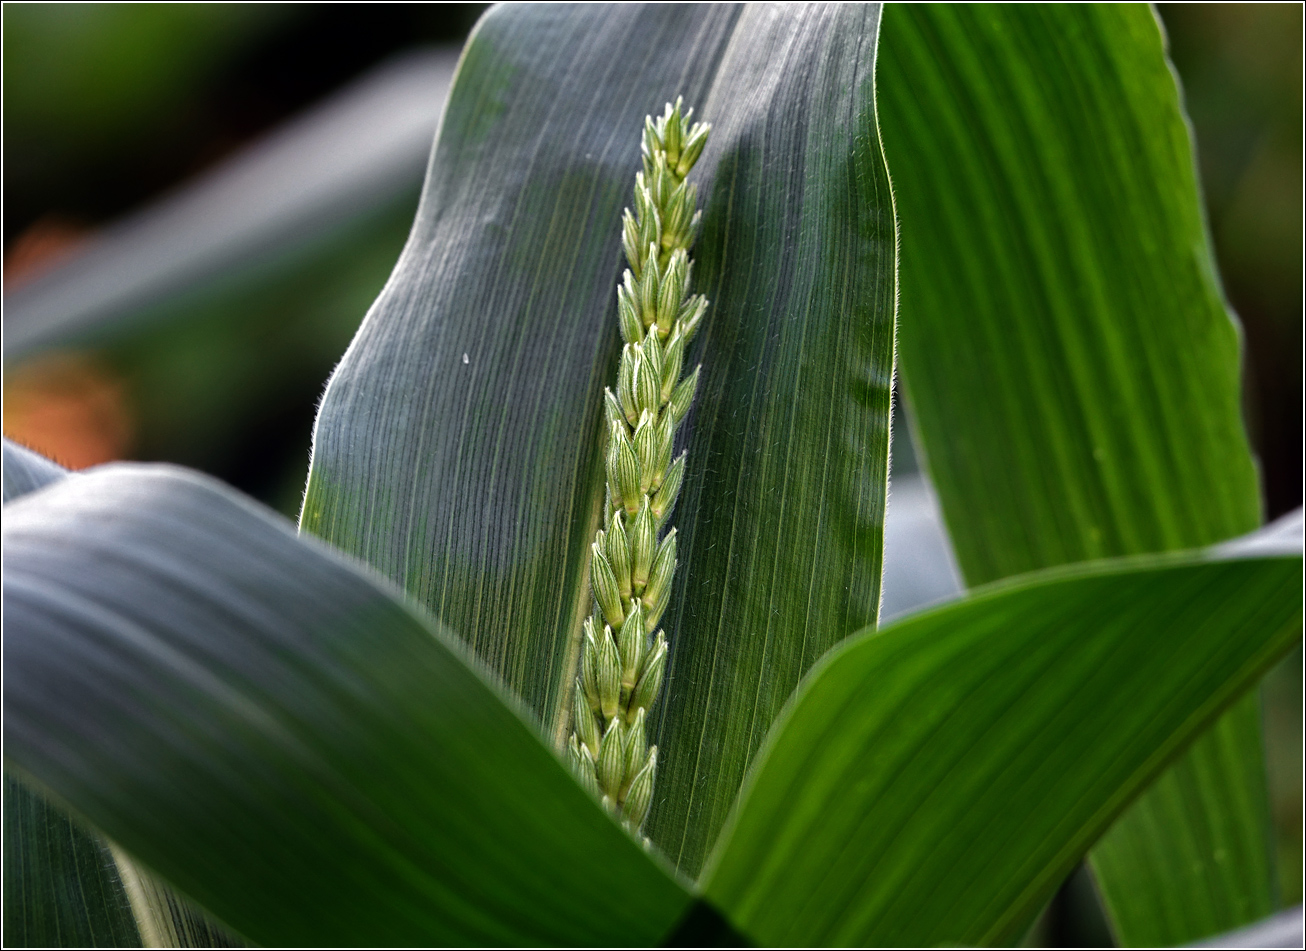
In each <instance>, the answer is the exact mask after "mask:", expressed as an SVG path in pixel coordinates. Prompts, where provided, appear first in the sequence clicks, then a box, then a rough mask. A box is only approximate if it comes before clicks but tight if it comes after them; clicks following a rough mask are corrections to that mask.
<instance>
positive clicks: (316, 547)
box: [4, 466, 691, 945]
mask: <svg viewBox="0 0 1306 951" xmlns="http://www.w3.org/2000/svg"><path fill="white" fill-rule="evenodd" d="M4 555H5V576H4V583H5V612H6V613H5V667H4V681H5V683H4V686H5V721H4V729H5V754H6V756H7V757H8V758H9V761H10V763H11V765H14V766H16V767H17V768H18V769H20V770H21V771H22V773H23V774H24V776H25V777H27V778H29V779H32V780H34V781H36V782H37V783H39V784H40V785H41V786H42V787H44V788H45V789H46V790H48V791H50V792H51V793H53V794H54V795H55V796H57V797H58V799H59V800H61V801H62V802H64V803H66V804H68V805H69V806H70V807H71V808H72V809H73V810H75V812H76V813H77V814H79V815H80V816H82V817H85V819H86V820H88V821H89V822H91V823H93V824H94V825H95V826H96V827H97V828H99V829H101V830H102V831H103V832H104V833H105V834H106V835H107V836H109V837H110V838H111V839H112V840H113V841H114V842H115V843H116V844H117V845H118V846H120V847H121V848H122V849H124V850H125V851H126V852H127V853H128V854H129V855H130V856H131V857H132V858H133V859H134V860H138V861H140V862H142V863H144V864H145V865H146V866H148V867H149V868H150V869H152V870H153V871H155V872H157V873H158V874H160V875H161V876H162V877H163V878H164V879H166V880H167V881H169V882H171V883H173V884H175V885H176V886H178V887H179V888H181V889H182V890H183V891H184V892H185V893H186V894H188V895H190V896H192V897H193V898H195V899H196V900H198V901H199V902H200V903H201V904H202V905H203V906H204V907H205V908H207V909H208V910H209V911H211V912H213V913H214V914H215V915H217V916H218V917H219V918H220V919H221V920H223V921H225V922H227V923H229V924H230V925H231V926H232V927H233V928H235V929H236V930H238V931H239V932H241V933H243V934H246V935H248V936H249V937H250V938H251V939H253V940H254V941H257V942H260V943H266V944H272V945H301V944H308V945H353V944H364V945H374V944H383V945H384V944H393V945H407V944H415V945H431V944H473V943H485V944H512V943H523V944H536V945H539V944H608V945H613V944H625V943H634V944H653V943H656V942H657V941H659V940H660V939H661V938H662V937H663V936H664V935H665V934H667V933H668V932H669V931H671V930H672V928H673V926H674V925H675V924H676V922H677V920H678V918H679V917H680V916H681V915H682V914H683V913H684V912H685V911H686V909H687V908H688V907H689V906H690V901H691V899H690V896H689V894H688V893H687V892H686V891H685V889H684V888H683V886H682V885H680V884H679V883H678V882H677V881H676V880H675V879H674V878H673V877H672V875H671V874H670V873H669V872H668V871H666V870H665V869H664V868H662V867H661V866H660V865H659V864H658V862H657V861H655V860H654V859H652V858H650V856H649V855H648V854H647V853H646V852H645V851H644V850H643V849H641V848H640V846H639V845H638V844H636V843H635V842H634V841H633V840H632V839H631V838H630V837H629V836H628V835H626V833H624V832H623V831H622V830H621V829H620V828H619V827H618V826H617V825H616V824H615V823H614V822H613V821H612V820H611V819H610V818H609V817H608V816H607V815H606V814H605V813H604V812H603V811H602V809H601V808H600V807H599V806H598V805H597V804H596V803H595V802H593V801H592V800H591V799H589V797H588V796H587V795H586V794H585V793H584V792H583V791H582V790H581V789H580V787H579V786H578V785H577V784H576V783H575V782H574V781H573V780H572V778H571V776H570V775H569V774H568V772H567V770H566V769H565V768H564V767H563V766H562V764H561V763H560V762H559V761H558V760H557V758H556V757H555V756H554V755H553V754H552V753H551V752H550V751H549V750H548V749H547V748H546V747H545V746H544V745H543V744H542V743H541V742H540V739H539V737H538V735H537V734H536V732H535V730H534V729H533V728H532V727H531V726H529V725H528V723H527V722H526V721H525V720H523V719H522V717H521V715H520V714H519V713H518V712H517V711H515V710H514V709H512V708H510V706H508V705H507V704H505V702H504V700H503V699H502V696H503V695H502V694H501V693H500V691H498V690H497V689H495V688H494V687H493V686H491V685H490V684H489V683H488V682H487V681H486V680H485V679H484V677H483V676H482V675H481V674H480V673H479V672H478V671H477V670H476V669H475V667H474V666H473V665H470V664H469V662H468V660H467V659H466V658H465V657H464V656H463V653H462V647H461V645H458V644H457V642H456V641H453V640H451V639H450V638H449V637H448V636H447V635H446V634H444V633H443V632H442V631H441V630H439V629H437V628H435V627H433V626H431V625H430V624H429V623H428V622H426V621H424V620H423V619H422V618H421V617H420V616H419V615H418V614H416V613H414V612H413V611H412V609H410V608H408V607H406V606H405V605H403V604H402V603H401V602H400V601H398V600H396V597H395V596H394V595H392V594H391V593H390V592H389V591H388V590H387V588H386V587H385V586H384V585H382V584H381V583H379V582H378V581H377V580H374V579H373V578H372V577H371V576H370V574H369V573H366V572H365V571H364V570H363V569H362V568H361V567H359V566H356V565H354V564H352V563H350V562H348V561H346V560H344V559H342V558H341V557H340V556H338V555H336V554H335V553H333V552H331V551H330V550H328V549H327V548H326V547H325V546H323V545H321V544H320V543H317V542H315V541H313V540H310V539H304V538H300V537H297V536H296V535H295V533H294V531H293V529H292V528H291V527H290V526H289V525H288V524H285V523H284V522H283V521H282V520H280V519H279V518H277V517H276V516H274V515H272V514H271V513H269V512H268V511H266V510H264V509H261V508H259V507H257V506H255V505H254V504H252V503H250V502H248V501H247V500H244V499H242V498H241V497H239V496H237V495H236V494H235V493H233V492H231V491H230V490H228V489H225V488H224V487H222V486H221V485H220V484H218V483H215V482H213V481H212V480H209V479H207V478H205V477H201V476H199V475H197V474H194V473H189V472H186V471H185V470H179V469H173V468H168V467H139V466H111V467H105V468H101V469H98V470H95V471H93V472H88V473H83V474H82V475H80V476H78V477H77V478H75V479H66V480H64V481H63V482H61V483H59V484H57V485H52V486H50V487H48V488H47V489H46V490H45V491H43V492H40V493H37V494H33V495H31V496H28V497H26V498H24V499H21V500H19V501H16V502H13V503H11V504H10V505H8V506H7V507H6V509H5V519H4Z"/></svg>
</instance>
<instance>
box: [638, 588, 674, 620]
mask: <svg viewBox="0 0 1306 951" xmlns="http://www.w3.org/2000/svg"><path fill="white" fill-rule="evenodd" d="M670 603H671V585H667V586H666V587H664V588H663V589H662V591H661V593H659V594H658V598H657V600H656V601H655V602H653V605H652V607H650V608H648V610H646V611H645V612H644V625H645V628H644V629H645V630H647V631H652V630H653V628H655V627H657V626H658V621H660V620H662V615H663V614H664V613H666V610H667V605H668V604H670Z"/></svg>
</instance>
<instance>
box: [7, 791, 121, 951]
mask: <svg viewBox="0 0 1306 951" xmlns="http://www.w3.org/2000/svg"><path fill="white" fill-rule="evenodd" d="M4 784H5V794H4V801H5V807H4V945H5V947H7V948H48V947H65V948H72V947H97V948H104V947H140V943H141V942H140V935H139V934H137V931H136V921H135V919H134V918H133V917H132V910H131V906H130V904H129V903H128V901H127V895H126V893H125V892H124V891H123V887H122V882H121V881H120V880H119V878H118V870H117V868H115V866H114V863H113V856H112V855H111V854H110V853H109V849H108V848H107V847H106V846H105V845H104V843H103V842H101V841H100V840H98V839H97V838H96V837H95V836H93V835H91V834H90V833H88V832H86V831H85V830H84V829H82V828H81V827H80V826H78V825H77V824H76V823H74V822H73V821H72V820H71V819H70V818H69V817H68V814H67V813H66V812H64V811H63V810H61V809H59V808H57V807H55V806H52V805H50V804H49V803H47V802H46V801H45V800H44V799H43V798H42V797H41V796H39V795H38V794H37V793H35V792H33V791H32V790H31V789H29V788H28V787H27V786H26V785H24V784H23V783H21V782H19V781H18V779H17V778H15V777H13V776H11V775H9V773H7V772H6V773H5V778H4Z"/></svg>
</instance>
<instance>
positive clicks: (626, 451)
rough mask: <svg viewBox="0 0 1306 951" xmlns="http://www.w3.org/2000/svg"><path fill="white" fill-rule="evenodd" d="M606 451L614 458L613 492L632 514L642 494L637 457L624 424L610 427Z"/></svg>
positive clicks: (636, 508)
mask: <svg viewBox="0 0 1306 951" xmlns="http://www.w3.org/2000/svg"><path fill="white" fill-rule="evenodd" d="M608 453H609V455H610V456H612V458H613V460H614V461H613V470H614V474H615V475H616V479H615V480H614V481H613V482H612V485H613V486H615V487H616V493H615V494H616V495H619V496H620V497H621V498H620V503H621V505H622V506H624V507H625V509H626V511H627V512H629V513H630V514H631V515H634V514H635V512H636V511H638V509H639V499H640V496H641V494H642V492H641V490H640V487H639V485H640V472H639V457H638V456H637V455H636V454H635V447H634V446H633V445H631V441H630V440H629V439H628V438H626V429H625V427H624V426H620V425H618V426H613V427H612V445H611V446H610V447H609V449H608ZM609 478H611V476H610V477H609Z"/></svg>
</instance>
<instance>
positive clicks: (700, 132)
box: [676, 122, 712, 178]
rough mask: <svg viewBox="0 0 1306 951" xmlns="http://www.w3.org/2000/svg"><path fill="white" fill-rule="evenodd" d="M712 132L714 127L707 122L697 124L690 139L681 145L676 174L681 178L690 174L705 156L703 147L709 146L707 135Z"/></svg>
mask: <svg viewBox="0 0 1306 951" xmlns="http://www.w3.org/2000/svg"><path fill="white" fill-rule="evenodd" d="M711 131H712V126H711V125H709V124H708V123H706V122H698V123H695V125H694V127H693V128H692V129H690V130H689V138H687V139H686V140H685V142H684V144H683V145H681V147H680V158H679V159H678V160H677V161H676V174H677V175H679V176H680V177H681V178H684V177H685V176H686V175H688V174H689V170H690V169H692V168H693V167H694V163H695V162H697V161H698V157H699V156H700V155H702V154H703V146H705V145H707V135H708V133H709V132H711Z"/></svg>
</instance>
